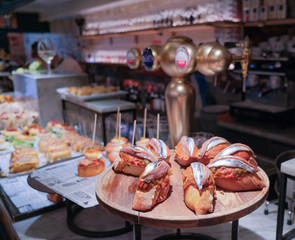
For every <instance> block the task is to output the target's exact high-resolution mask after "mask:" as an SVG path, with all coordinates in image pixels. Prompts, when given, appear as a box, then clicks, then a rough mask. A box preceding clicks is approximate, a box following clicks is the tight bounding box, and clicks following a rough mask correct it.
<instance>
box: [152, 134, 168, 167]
mask: <svg viewBox="0 0 295 240" xmlns="http://www.w3.org/2000/svg"><path fill="white" fill-rule="evenodd" d="M147 148H148V149H149V150H151V152H152V153H153V154H154V155H155V156H156V157H157V158H158V160H159V161H160V160H163V161H165V162H167V163H169V158H170V156H171V151H170V149H169V147H168V146H167V145H166V144H165V143H164V141H163V140H161V139H157V138H152V139H151V140H150V141H149V144H148V147H147Z"/></svg>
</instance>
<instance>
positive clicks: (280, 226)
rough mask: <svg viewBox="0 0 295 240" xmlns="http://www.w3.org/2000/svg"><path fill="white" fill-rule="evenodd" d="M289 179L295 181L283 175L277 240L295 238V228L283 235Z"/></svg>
mask: <svg viewBox="0 0 295 240" xmlns="http://www.w3.org/2000/svg"><path fill="white" fill-rule="evenodd" d="M287 178H291V179H293V180H295V178H294V177H293V176H290V175H287V174H284V173H281V180H280V195H279V208H278V218H277V234H276V240H284V239H291V238H292V237H294V236H295V228H294V229H292V230H290V231H289V232H287V233H285V234H283V225H284V214H285V199H286V188H287Z"/></svg>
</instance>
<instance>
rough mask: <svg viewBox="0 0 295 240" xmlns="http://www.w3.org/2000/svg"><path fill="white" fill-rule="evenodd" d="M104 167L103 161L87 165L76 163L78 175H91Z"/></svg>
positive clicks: (101, 170)
mask: <svg viewBox="0 0 295 240" xmlns="http://www.w3.org/2000/svg"><path fill="white" fill-rule="evenodd" d="M104 168H105V163H104V161H99V162H98V161H97V164H90V165H87V166H81V165H78V176H80V177H92V176H96V175H98V174H100V173H102V172H103V170H104Z"/></svg>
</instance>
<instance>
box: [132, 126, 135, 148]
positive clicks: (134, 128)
mask: <svg viewBox="0 0 295 240" xmlns="http://www.w3.org/2000/svg"><path fill="white" fill-rule="evenodd" d="M135 129H136V120H134V123H133V135H132V146H134V137H135Z"/></svg>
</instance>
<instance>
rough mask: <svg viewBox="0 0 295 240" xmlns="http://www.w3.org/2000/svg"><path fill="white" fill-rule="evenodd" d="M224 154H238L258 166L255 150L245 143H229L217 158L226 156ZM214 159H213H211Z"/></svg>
mask: <svg viewBox="0 0 295 240" xmlns="http://www.w3.org/2000/svg"><path fill="white" fill-rule="evenodd" d="M224 156H237V157H241V158H243V159H245V160H246V161H247V162H250V163H251V164H253V165H255V166H257V163H256V161H255V157H256V156H255V154H254V152H253V150H252V149H251V148H250V147H249V146H247V145H244V144H241V143H235V144H231V145H229V146H228V147H227V148H225V149H223V150H222V151H221V152H220V153H218V154H217V155H216V156H215V158H219V157H224ZM211 161H212V160H211Z"/></svg>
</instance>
